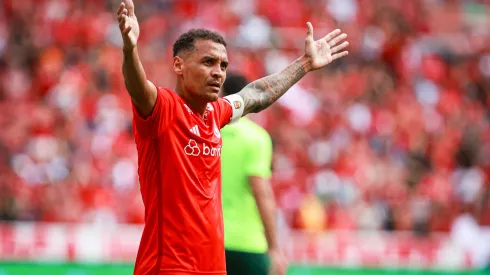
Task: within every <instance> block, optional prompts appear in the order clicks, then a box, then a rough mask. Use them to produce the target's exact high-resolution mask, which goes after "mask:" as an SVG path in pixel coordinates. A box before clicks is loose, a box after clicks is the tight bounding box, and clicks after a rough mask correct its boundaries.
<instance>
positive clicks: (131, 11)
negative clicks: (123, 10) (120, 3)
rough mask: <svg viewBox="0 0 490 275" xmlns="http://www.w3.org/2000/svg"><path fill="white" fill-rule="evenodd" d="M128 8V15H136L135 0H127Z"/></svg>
mask: <svg viewBox="0 0 490 275" xmlns="http://www.w3.org/2000/svg"><path fill="white" fill-rule="evenodd" d="M126 7H127V9H128V12H129V13H128V15H129V16H133V15H134V3H133V0H126Z"/></svg>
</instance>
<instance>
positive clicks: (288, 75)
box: [238, 60, 307, 115]
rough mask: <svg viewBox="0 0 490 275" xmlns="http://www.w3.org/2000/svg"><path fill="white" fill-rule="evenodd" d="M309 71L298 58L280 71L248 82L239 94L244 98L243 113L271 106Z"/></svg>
mask: <svg viewBox="0 0 490 275" xmlns="http://www.w3.org/2000/svg"><path fill="white" fill-rule="evenodd" d="M306 73H307V69H306V68H305V66H304V64H302V63H301V62H300V61H299V60H296V61H295V62H293V63H292V64H290V65H289V66H287V67H286V68H285V69H284V70H282V71H281V72H279V73H275V74H272V75H270V76H266V77H264V78H261V79H259V80H256V81H254V82H252V83H250V84H248V85H247V86H246V87H245V88H243V90H241V91H240V92H239V93H238V94H239V95H240V96H241V97H242V98H243V101H244V103H245V104H244V105H245V106H244V111H243V115H246V114H248V113H258V112H260V111H262V110H264V109H266V108H267V107H269V106H271V105H272V103H274V102H275V101H276V100H277V99H278V98H280V97H281V96H282V95H283V94H284V93H286V91H287V90H289V88H291V87H292V86H293V85H294V84H295V83H296V82H298V81H299V80H300V79H301V78H302V77H303V76H305V75H306Z"/></svg>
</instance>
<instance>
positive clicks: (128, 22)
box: [117, 0, 140, 49]
mask: <svg viewBox="0 0 490 275" xmlns="http://www.w3.org/2000/svg"><path fill="white" fill-rule="evenodd" d="M117 20H118V21H119V30H120V31H121V35H122V38H123V42H124V48H125V49H133V48H134V47H136V44H137V42H138V37H139V36H140V26H139V24H138V19H137V18H136V15H135V13H134V3H133V1H132V0H126V1H125V2H123V3H121V5H120V6H119V9H118V10H117Z"/></svg>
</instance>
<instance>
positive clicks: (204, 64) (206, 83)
mask: <svg viewBox="0 0 490 275" xmlns="http://www.w3.org/2000/svg"><path fill="white" fill-rule="evenodd" d="M194 48H195V49H194V50H192V51H190V52H186V53H183V54H181V55H179V56H176V57H174V71H175V73H176V74H177V76H178V79H177V89H176V92H177V93H178V94H179V95H180V96H181V97H182V98H184V99H185V100H186V101H187V102H188V103H189V104H190V105H192V106H193V107H194V109H196V110H197V111H198V112H200V113H201V114H202V113H203V112H204V110H205V108H206V104H207V103H208V102H213V101H216V100H218V94H219V91H220V88H221V86H222V85H223V82H224V81H225V79H226V68H227V67H228V56H227V54H226V48H225V46H223V45H222V44H220V43H216V42H213V41H211V40H197V41H196V42H195V43H194Z"/></svg>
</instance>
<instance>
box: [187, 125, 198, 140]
mask: <svg viewBox="0 0 490 275" xmlns="http://www.w3.org/2000/svg"><path fill="white" fill-rule="evenodd" d="M189 131H191V133H193V134H194V135H196V136H198V137H200V136H201V133H199V127H197V125H194V126H193V127H192V128H190V129H189Z"/></svg>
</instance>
